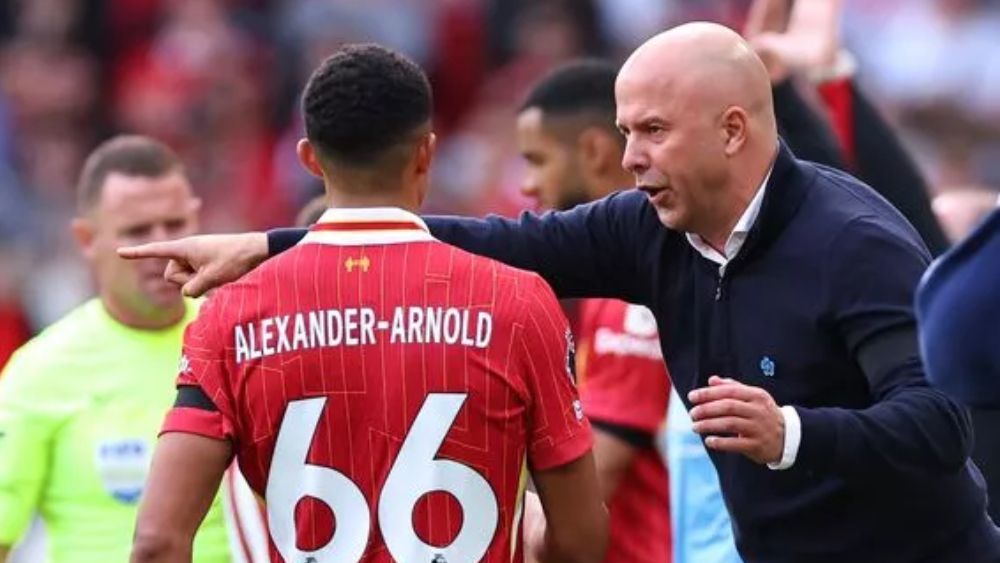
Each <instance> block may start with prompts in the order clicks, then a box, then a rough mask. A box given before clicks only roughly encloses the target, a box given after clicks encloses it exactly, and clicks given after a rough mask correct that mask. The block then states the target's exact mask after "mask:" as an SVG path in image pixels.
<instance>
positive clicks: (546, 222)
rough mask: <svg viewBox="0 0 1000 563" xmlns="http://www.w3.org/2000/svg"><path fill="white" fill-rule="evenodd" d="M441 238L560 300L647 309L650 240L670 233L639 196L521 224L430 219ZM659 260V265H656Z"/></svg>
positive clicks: (529, 217) (528, 216)
mask: <svg viewBox="0 0 1000 563" xmlns="http://www.w3.org/2000/svg"><path fill="white" fill-rule="evenodd" d="M427 224H428V226H430V228H431V232H432V233H433V234H434V236H435V237H437V238H439V239H441V240H442V241H444V242H447V243H449V244H453V245H455V246H458V247H459V248H462V249H464V250H467V251H469V252H472V253H475V254H479V255H481V256H487V257H489V258H493V259H496V260H499V261H501V262H504V263H506V264H509V265H511V266H514V267H516V268H521V269H524V270H530V271H533V272H537V273H538V274H539V275H541V276H542V277H543V278H544V279H545V281H546V282H548V283H549V285H551V286H552V289H553V290H555V292H556V294H557V295H558V296H559V297H560V298H567V297H614V298H617V299H621V300H623V301H628V302H631V303H647V302H648V297H649V295H650V293H651V287H650V286H651V281H652V280H651V276H650V275H649V273H648V272H649V269H648V268H646V267H644V265H643V258H642V256H644V255H652V253H648V250H649V249H648V246H647V245H649V244H651V241H650V239H651V238H652V237H647V236H646V234H648V233H655V232H657V231H658V230H659V229H664V228H665V227H663V226H662V224H661V223H660V222H659V219H658V218H657V217H656V213H655V211H653V209H652V207H651V206H650V205H649V204H648V203H647V201H646V196H645V195H644V194H642V193H641V192H639V191H635V190H630V191H626V192H618V193H615V194H612V195H610V196H608V197H605V198H603V199H600V200H598V201H595V202H593V203H589V204H586V205H580V206H577V207H575V208H573V209H571V210H569V211H553V212H549V213H545V214H544V215H535V214H534V213H529V212H525V213H522V214H521V216H520V217H519V218H518V219H517V220H511V219H505V218H502V217H497V216H490V217H487V218H486V219H470V218H459V217H431V218H428V219H427ZM644 253H648V254H644ZM658 258H659V257H658Z"/></svg>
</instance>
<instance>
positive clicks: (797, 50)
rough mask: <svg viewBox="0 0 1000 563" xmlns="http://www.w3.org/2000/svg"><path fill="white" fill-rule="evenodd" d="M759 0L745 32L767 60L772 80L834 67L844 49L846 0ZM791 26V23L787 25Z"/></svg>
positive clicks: (756, 1)
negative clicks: (842, 19)
mask: <svg viewBox="0 0 1000 563" xmlns="http://www.w3.org/2000/svg"><path fill="white" fill-rule="evenodd" d="M789 4H790V2H789V0H755V1H754V3H753V5H752V6H751V7H750V13H749V15H748V17H747V23H746V26H745V27H744V29H743V36H744V37H745V38H746V39H747V41H749V42H750V45H751V46H753V48H754V50H755V51H756V52H757V54H758V55H759V56H760V58H761V60H763V61H764V65H765V66H766V67H767V71H768V74H769V75H770V77H771V83H772V84H777V83H778V82H781V81H782V80H785V79H786V78H788V77H789V76H790V75H792V74H796V73H817V72H819V73H821V72H823V71H824V70H826V69H830V68H832V67H833V66H834V65H835V64H836V62H837V56H838V53H839V51H840V15H841V11H842V7H843V0H796V2H795V5H794V7H792V8H791V9H790V10H789ZM786 26H787V27H786Z"/></svg>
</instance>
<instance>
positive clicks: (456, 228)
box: [119, 191, 665, 303]
mask: <svg viewBox="0 0 1000 563" xmlns="http://www.w3.org/2000/svg"><path fill="white" fill-rule="evenodd" d="M427 224H428V225H429V226H430V228H431V232H432V234H433V235H434V236H435V237H437V238H438V239H440V240H442V241H444V242H446V243H449V244H452V245H454V246H458V247H459V248H462V249H464V250H467V251H469V252H473V253H475V254H479V255H482V256H487V257H490V258H494V259H496V260H499V261H501V262H505V263H507V264H510V265H512V266H515V267H518V268H522V269H526V270H532V271H535V272H538V273H539V274H540V275H541V276H542V277H543V278H545V280H546V281H547V282H548V283H549V284H550V285H551V286H552V287H553V289H555V290H556V292H557V293H558V294H559V296H560V297H574V296H579V297H615V298H619V299H622V300H625V301H629V302H633V303H644V302H647V300H648V296H649V295H650V283H651V280H650V276H649V275H648V274H647V271H648V270H647V268H645V267H644V265H643V264H642V258H641V256H643V255H644V252H646V254H645V255H651V254H649V253H648V252H647V251H648V248H647V246H646V245H648V240H646V239H645V238H644V237H643V236H642V235H643V233H650V232H656V231H657V230H659V229H663V228H665V227H663V226H662V225H661V224H660V223H659V220H658V219H657V217H656V213H655V212H654V211H653V209H652V208H651V207H650V206H649V204H648V203H647V202H646V196H645V195H643V194H642V193H641V192H638V191H628V192H620V193H616V194H613V195H611V196H608V197H606V198H604V199H602V200H599V201H596V202H593V203H590V204H587V205H581V206H579V207H576V208H574V209H572V210H570V211H562V212H550V213H546V214H545V215H541V216H538V215H535V214H533V213H524V214H522V215H521V217H520V219H518V220H510V219H504V218H500V217H495V216H494V217H488V218H486V219H470V218H462V217H430V218H428V219H427ZM306 232H307V231H306V230H305V229H281V230H278V231H271V232H270V233H267V234H265V233H246V234H236V235H202V236H195V237H188V238H184V239H179V240H175V241H169V242H162V243H151V244H147V245H143V246H138V247H132V248H122V249H120V250H119V254H120V255H121V256H122V257H123V258H129V259H139V258H167V259H169V260H170V263H169V265H168V266H167V272H166V274H165V275H166V277H167V279H168V280H170V281H172V282H174V283H176V284H178V285H180V286H182V290H183V292H184V294H185V295H189V296H199V295H201V294H203V293H205V292H206V291H208V290H210V289H212V288H215V287H218V286H220V285H222V284H225V283H228V282H231V281H234V280H236V279H238V278H239V277H240V276H242V275H243V274H245V273H247V272H249V271H250V270H252V269H253V268H255V267H257V265H259V264H260V263H261V262H263V261H264V260H266V259H267V257H268V256H269V255H274V254H277V253H279V252H283V251H284V250H287V249H288V248H291V247H292V246H294V245H295V244H296V243H297V242H298V241H299V240H300V239H301V238H302V237H303V236H304V235H305V233H306Z"/></svg>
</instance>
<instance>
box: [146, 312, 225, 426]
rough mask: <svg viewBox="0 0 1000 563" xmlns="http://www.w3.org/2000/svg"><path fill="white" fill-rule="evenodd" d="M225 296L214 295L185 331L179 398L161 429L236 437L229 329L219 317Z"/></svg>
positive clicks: (180, 366)
mask: <svg viewBox="0 0 1000 563" xmlns="http://www.w3.org/2000/svg"><path fill="white" fill-rule="evenodd" d="M221 299H224V296H223V295H221V292H220V294H217V295H215V296H213V297H212V298H210V299H209V300H208V301H207V302H206V303H205V304H204V305H203V306H202V307H201V310H200V311H199V312H198V318H197V319H195V321H194V322H193V323H191V324H190V325H188V327H187V329H186V330H185V332H184V344H183V346H182V348H181V360H180V365H179V368H178V371H179V373H178V375H177V399H176V401H175V402H174V406H173V408H171V409H170V411H169V412H168V413H167V417H166V420H165V421H164V423H163V428H162V430H161V433H166V432H185V433H188V434H198V435H200V436H205V437H208V438H214V439H217V440H229V441H235V437H236V436H235V434H236V432H235V426H234V424H233V420H234V418H233V405H232V401H231V399H230V397H231V395H230V392H229V389H228V387H227V383H228V375H227V366H226V355H225V353H226V347H225V341H224V340H223V335H224V334H225V333H226V331H225V327H224V326H222V324H221V322H220V318H219V317H220V315H219V310H220V309H221V308H222V306H221V304H220V303H219V301H220V300H221Z"/></svg>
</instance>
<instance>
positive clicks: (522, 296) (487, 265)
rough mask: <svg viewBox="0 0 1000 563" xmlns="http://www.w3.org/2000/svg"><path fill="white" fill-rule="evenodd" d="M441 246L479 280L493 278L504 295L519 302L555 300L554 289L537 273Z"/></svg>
mask: <svg viewBox="0 0 1000 563" xmlns="http://www.w3.org/2000/svg"><path fill="white" fill-rule="evenodd" d="M440 246H442V247H447V248H449V249H452V250H453V252H454V253H455V256H456V258H458V260H456V263H457V264H459V267H464V268H466V269H468V270H471V271H474V272H475V274H476V277H477V278H480V279H482V278H481V276H482V275H483V274H486V275H488V276H491V277H492V281H493V283H494V285H495V287H496V289H497V291H498V292H499V293H502V294H503V295H506V296H508V297H511V298H513V299H514V300H518V301H520V300H528V299H535V298H538V297H543V298H549V297H551V298H552V299H553V300H555V294H554V293H553V292H552V288H551V287H549V285H548V283H546V282H545V280H544V279H543V278H542V276H540V275H538V274H537V273H535V272H532V271H530V270H523V269H521V268H515V267H514V266H510V265H508V264H504V263H503V262H500V261H499V260H494V259H493V258H487V257H485V256H480V255H478V254H473V253H471V252H467V251H465V250H462V249H461V248H458V247H456V246H452V245H449V244H447V243H444V242H441V243H440Z"/></svg>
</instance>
